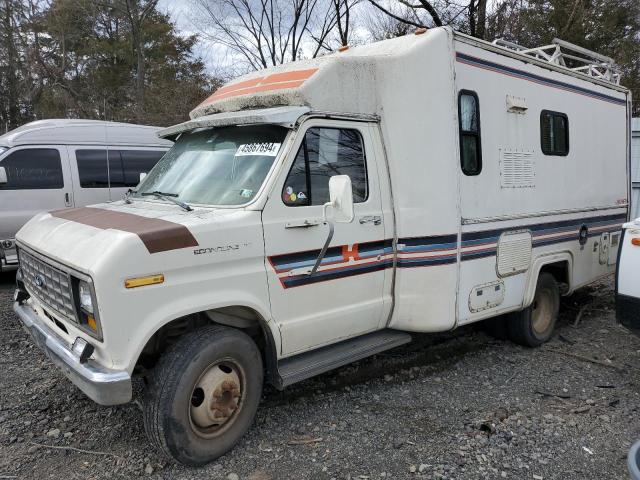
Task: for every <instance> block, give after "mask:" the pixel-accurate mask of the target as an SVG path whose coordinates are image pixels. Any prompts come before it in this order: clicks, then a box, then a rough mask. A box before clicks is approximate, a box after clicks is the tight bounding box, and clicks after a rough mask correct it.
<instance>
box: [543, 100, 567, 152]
mask: <svg viewBox="0 0 640 480" xmlns="http://www.w3.org/2000/svg"><path fill="white" fill-rule="evenodd" d="M540 143H541V148H542V153H544V154H545V155H559V156H565V155H568V154H569V118H568V117H567V115H566V114H564V113H560V112H552V111H550V110H543V111H542V112H540Z"/></svg>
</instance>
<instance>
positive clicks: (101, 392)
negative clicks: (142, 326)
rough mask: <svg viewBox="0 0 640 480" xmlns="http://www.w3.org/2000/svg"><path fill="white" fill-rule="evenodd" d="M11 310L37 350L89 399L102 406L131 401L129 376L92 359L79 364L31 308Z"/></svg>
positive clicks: (18, 306) (16, 307)
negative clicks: (44, 354)
mask: <svg viewBox="0 0 640 480" xmlns="http://www.w3.org/2000/svg"><path fill="white" fill-rule="evenodd" d="M13 310H14V311H15V312H16V313H17V314H18V317H20V320H21V321H22V326H23V327H24V328H25V330H27V331H28V332H29V333H30V334H31V336H32V337H33V339H34V341H35V343H36V344H37V345H38V346H39V347H40V349H42V350H43V351H44V352H45V353H46V354H47V356H48V357H49V358H50V359H51V360H52V361H53V363H54V364H55V365H56V366H57V367H58V368H60V369H61V370H62V372H63V373H64V374H65V376H66V377H67V378H68V379H69V380H71V381H72V382H73V383H74V385H76V386H77V387H78V388H79V389H80V390H82V391H83V392H84V393H85V394H86V395H87V396H88V397H89V398H91V399H92V400H93V401H95V402H96V403H99V404H101V405H118V404H121V403H127V402H128V401H130V400H131V396H132V389H131V376H130V375H129V373H127V372H126V371H122V370H111V369H108V368H105V367H103V366H101V365H99V364H98V363H96V362H94V361H93V360H91V359H89V360H88V361H86V362H84V363H80V359H79V357H78V356H77V355H76V354H75V353H74V352H73V351H72V350H71V349H70V348H69V347H68V346H67V344H66V342H64V341H63V340H62V339H61V338H60V337H58V336H57V335H55V334H54V333H53V332H51V331H50V330H49V329H48V328H47V327H46V326H45V325H43V324H42V322H41V320H40V318H39V316H38V314H37V313H36V311H35V310H34V309H33V308H31V307H30V306H29V305H25V304H20V303H19V302H17V301H16V302H15V303H14V304H13Z"/></svg>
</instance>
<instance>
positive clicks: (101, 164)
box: [76, 149, 109, 188]
mask: <svg viewBox="0 0 640 480" xmlns="http://www.w3.org/2000/svg"><path fill="white" fill-rule="evenodd" d="M76 161H77V162H78V174H79V176H80V186H81V187H82V188H109V176H108V174H107V150H106V149H101V150H98V149H91V150H76Z"/></svg>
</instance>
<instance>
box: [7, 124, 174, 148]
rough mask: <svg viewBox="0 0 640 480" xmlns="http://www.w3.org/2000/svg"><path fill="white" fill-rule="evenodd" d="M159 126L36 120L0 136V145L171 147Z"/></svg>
mask: <svg viewBox="0 0 640 480" xmlns="http://www.w3.org/2000/svg"><path fill="white" fill-rule="evenodd" d="M159 130H160V128H158V127H150V126H147V125H134V124H130V123H117V122H105V121H102V120H67V119H51V120H37V121H35V122H31V123H27V124H25V125H23V126H21V127H18V128H16V129H14V130H11V131H10V132H7V133H5V134H4V135H1V136H0V146H5V147H15V146H19V145H52V144H53V145H66V144H74V145H128V146H154V147H171V145H172V143H171V142H169V141H167V140H163V139H161V138H158V136H157V132H158V131H159Z"/></svg>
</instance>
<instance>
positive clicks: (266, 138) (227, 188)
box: [134, 125, 287, 205]
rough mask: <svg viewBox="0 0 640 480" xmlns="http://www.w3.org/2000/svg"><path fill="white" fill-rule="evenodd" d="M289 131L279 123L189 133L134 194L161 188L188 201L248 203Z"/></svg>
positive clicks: (230, 203)
mask: <svg viewBox="0 0 640 480" xmlns="http://www.w3.org/2000/svg"><path fill="white" fill-rule="evenodd" d="M286 134H287V129H286V128H284V127H279V126H276V125H252V126H244V127H238V126H233V127H224V128H213V129H200V130H195V131H193V132H191V133H185V134H183V135H182V136H181V137H180V138H179V139H178V141H177V142H176V143H175V145H174V146H173V147H172V148H171V150H169V151H168V152H167V153H166V154H165V155H164V157H162V159H161V160H160V161H159V162H158V164H157V165H156V166H155V167H154V168H153V169H152V170H151V172H149V174H148V175H147V176H146V177H145V178H144V180H143V181H142V183H141V184H140V185H139V187H138V190H137V192H136V193H135V194H134V196H135V197H142V196H143V194H144V193H151V192H162V193H163V194H171V196H172V197H174V198H176V199H178V200H181V201H183V202H186V203H196V204H205V205H242V204H244V203H247V202H249V201H250V200H251V199H253V198H254V197H255V195H256V193H258V190H259V189H260V187H261V186H262V182H264V179H265V177H266V176H267V173H268V172H269V170H270V168H271V166H272V165H273V161H274V160H275V158H276V155H277V154H278V152H279V150H280V147H281V146H282V142H283V141H284V138H285V136H286ZM147 198H148V197H147Z"/></svg>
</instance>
